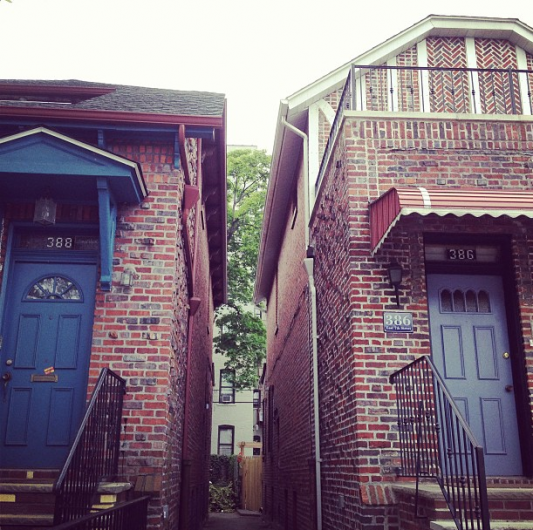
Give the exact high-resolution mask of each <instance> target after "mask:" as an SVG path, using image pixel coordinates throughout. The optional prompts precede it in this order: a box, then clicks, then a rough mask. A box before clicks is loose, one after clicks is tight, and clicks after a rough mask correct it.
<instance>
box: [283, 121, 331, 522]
mask: <svg viewBox="0 0 533 530" xmlns="http://www.w3.org/2000/svg"><path fill="white" fill-rule="evenodd" d="M281 123H282V124H283V125H284V126H285V127H287V129H289V130H291V131H292V132H293V133H294V134H296V135H298V136H299V137H300V138H302V140H303V162H304V167H303V174H304V201H305V204H304V225H305V248H306V251H307V253H308V255H309V254H311V251H312V249H310V247H309V219H310V213H309V210H310V208H309V195H310V193H309V145H308V142H309V138H308V136H307V135H306V134H305V133H304V132H302V131H300V129H297V128H296V127H294V126H293V125H291V124H290V123H289V122H288V121H287V120H286V119H285V117H282V118H281ZM303 266H304V268H305V271H306V272H307V277H308V284H309V294H310V296H311V341H312V358H313V419H314V424H315V487H316V528H317V530H322V479H321V463H322V457H321V452H320V400H319V397H318V340H317V336H318V333H317V328H318V326H317V307H316V287H315V277H314V274H313V268H314V267H313V266H314V259H313V258H312V257H307V258H305V259H304V260H303Z"/></svg>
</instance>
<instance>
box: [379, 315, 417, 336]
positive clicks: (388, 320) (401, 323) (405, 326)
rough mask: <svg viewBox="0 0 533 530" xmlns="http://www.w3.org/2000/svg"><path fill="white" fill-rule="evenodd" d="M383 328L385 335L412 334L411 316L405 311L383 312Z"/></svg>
mask: <svg viewBox="0 0 533 530" xmlns="http://www.w3.org/2000/svg"><path fill="white" fill-rule="evenodd" d="M383 328H384V330H385V332H386V333H412V332H413V314H412V313H406V312H405V311H385V312H384V313H383Z"/></svg>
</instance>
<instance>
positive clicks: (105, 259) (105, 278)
mask: <svg viewBox="0 0 533 530" xmlns="http://www.w3.org/2000/svg"><path fill="white" fill-rule="evenodd" d="M96 185H97V188H98V215H99V220H100V286H101V289H102V291H110V290H111V283H112V280H113V250H114V247H115V234H116V229H117V203H116V202H115V200H114V199H113V194H112V193H111V190H110V188H109V182H108V181H107V179H105V178H101V177H100V178H98V180H97V184H96Z"/></svg>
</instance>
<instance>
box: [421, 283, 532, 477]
mask: <svg viewBox="0 0 533 530" xmlns="http://www.w3.org/2000/svg"><path fill="white" fill-rule="evenodd" d="M428 296H429V312H430V323H431V345H432V355H433V359H434V362H435V365H436V366H437V368H438V370H439V372H440V373H441V375H442V377H443V378H444V380H445V382H446V385H447V386H448V388H449V390H450V392H451V394H452V396H453V397H454V400H455V402H456V403H457V405H458V407H459V409H460V410H461V411H462V413H463V415H464V417H465V419H466V421H467V422H468V424H469V425H470V427H471V429H472V431H473V433H474V435H475V436H476V438H477V441H478V442H479V443H480V444H482V445H483V447H484V452H485V465H486V470H487V474H488V475H521V474H522V462H521V457H520V445H519V439H518V426H517V417H516V404H515V397H514V393H513V380H512V373H511V352H510V350H509V339H508V332H507V320H506V314H505V305H504V295H503V285H502V279H501V277H499V276H488V275H486V276H477V275H444V274H432V275H429V276H428Z"/></svg>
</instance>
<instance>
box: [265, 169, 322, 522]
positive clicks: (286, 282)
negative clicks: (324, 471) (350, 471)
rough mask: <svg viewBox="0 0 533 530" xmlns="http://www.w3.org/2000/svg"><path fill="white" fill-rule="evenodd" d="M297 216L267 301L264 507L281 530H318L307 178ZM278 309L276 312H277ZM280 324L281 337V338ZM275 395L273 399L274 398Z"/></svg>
mask: <svg viewBox="0 0 533 530" xmlns="http://www.w3.org/2000/svg"><path fill="white" fill-rule="evenodd" d="M297 186H298V188H297V190H298V193H297V204H298V215H297V217H296V221H295V224H294V228H291V221H292V219H293V210H292V208H290V209H289V211H288V212H287V213H286V215H287V218H288V224H287V230H286V232H285V241H284V244H283V247H282V249H281V253H280V258H279V268H278V275H277V277H276V282H277V281H279V285H278V286H277V287H276V282H274V287H273V290H272V293H271V295H270V297H269V298H268V308H267V328H268V348H267V350H268V359H267V377H266V386H267V389H268V388H270V389H272V388H273V390H270V392H269V391H268V390H267V391H266V392H265V397H266V399H267V403H266V413H267V417H270V419H271V420H273V421H267V426H266V432H265V433H264V451H263V452H264V454H265V456H264V471H263V477H264V481H265V485H266V488H265V490H264V493H265V494H264V498H263V508H264V510H265V513H266V514H267V516H268V517H269V518H270V519H273V520H274V521H276V522H278V523H279V524H280V525H281V526H282V528H290V529H294V530H297V529H302V530H303V529H308V528H309V529H310V528H313V524H314V523H313V521H314V516H315V513H314V512H315V508H314V502H313V499H314V494H315V488H314V464H313V461H314V460H313V459H314V451H313V418H312V406H311V402H312V384H311V357H310V353H309V352H310V343H309V341H310V335H309V329H308V323H309V313H308V309H309V293H308V290H307V287H306V284H307V275H306V273H305V270H304V268H303V265H302V260H303V259H304V257H305V249H304V239H303V230H304V202H303V195H304V194H303V177H302V175H301V172H300V174H299V179H298V184H297ZM276 309H277V310H276ZM276 325H277V326H278V332H277V333H276ZM272 392H273V400H272V399H271V398H272Z"/></svg>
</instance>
